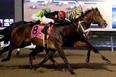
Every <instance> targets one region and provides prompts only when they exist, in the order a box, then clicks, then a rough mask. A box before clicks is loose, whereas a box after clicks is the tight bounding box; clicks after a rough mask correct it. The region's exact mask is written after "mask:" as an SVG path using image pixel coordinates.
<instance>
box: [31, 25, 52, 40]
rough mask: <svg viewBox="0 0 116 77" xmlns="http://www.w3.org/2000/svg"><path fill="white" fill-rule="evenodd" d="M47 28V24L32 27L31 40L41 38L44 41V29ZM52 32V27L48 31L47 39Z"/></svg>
mask: <svg viewBox="0 0 116 77" xmlns="http://www.w3.org/2000/svg"><path fill="white" fill-rule="evenodd" d="M45 26H46V24H36V25H34V26H33V27H32V30H31V38H35V37H36V38H40V39H42V40H44V33H43V32H42V30H43V29H44V27H45ZM51 30H52V26H50V27H49V28H48V30H47V39H48V38H49V36H50V33H51Z"/></svg>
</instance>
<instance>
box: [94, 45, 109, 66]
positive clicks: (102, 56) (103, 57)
mask: <svg viewBox="0 0 116 77" xmlns="http://www.w3.org/2000/svg"><path fill="white" fill-rule="evenodd" d="M93 51H94V52H95V53H97V54H99V55H100V57H101V58H102V59H103V60H105V61H106V62H107V63H109V64H110V63H111V61H110V60H109V59H107V58H106V57H105V56H104V55H102V54H101V53H100V52H99V51H98V50H97V49H96V48H95V47H93Z"/></svg>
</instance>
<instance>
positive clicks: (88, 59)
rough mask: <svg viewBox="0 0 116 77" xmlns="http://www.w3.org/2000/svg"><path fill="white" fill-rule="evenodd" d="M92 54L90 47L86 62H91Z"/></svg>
mask: <svg viewBox="0 0 116 77" xmlns="http://www.w3.org/2000/svg"><path fill="white" fill-rule="evenodd" d="M90 54H91V47H89V50H88V52H87V58H86V62H87V63H89V62H90Z"/></svg>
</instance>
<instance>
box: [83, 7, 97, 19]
mask: <svg viewBox="0 0 116 77" xmlns="http://www.w3.org/2000/svg"><path fill="white" fill-rule="evenodd" d="M93 9H95V10H98V8H97V7H96V8H91V9H87V10H85V12H84V13H83V17H84V16H85V15H86V14H88V13H89V12H91V11H92V10H93Z"/></svg>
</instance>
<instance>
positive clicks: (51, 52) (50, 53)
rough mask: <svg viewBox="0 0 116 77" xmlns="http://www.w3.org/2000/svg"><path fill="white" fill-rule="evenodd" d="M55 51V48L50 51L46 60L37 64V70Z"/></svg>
mask: <svg viewBox="0 0 116 77" xmlns="http://www.w3.org/2000/svg"><path fill="white" fill-rule="evenodd" d="M54 53H55V50H52V51H49V52H48V54H47V55H46V56H45V58H44V60H43V61H42V62H40V63H39V64H38V65H36V66H35V68H34V70H37V69H38V68H39V67H41V66H42V65H43V64H44V63H45V62H46V61H47V60H48V59H49V58H50V57H51V56H52V55H53V54H54Z"/></svg>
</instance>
